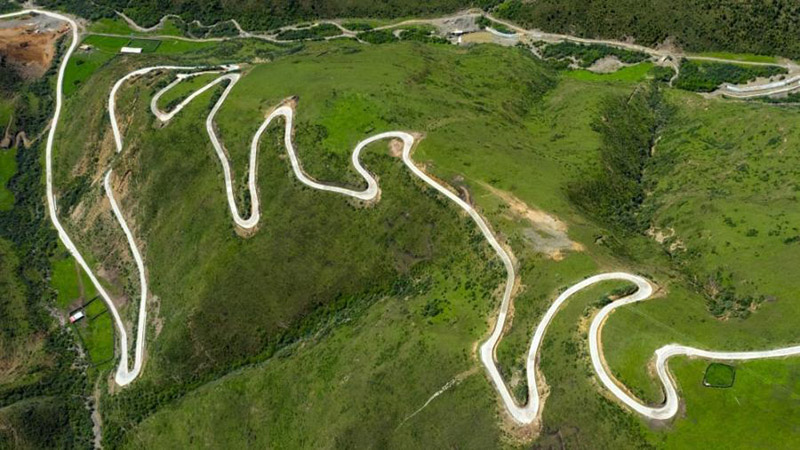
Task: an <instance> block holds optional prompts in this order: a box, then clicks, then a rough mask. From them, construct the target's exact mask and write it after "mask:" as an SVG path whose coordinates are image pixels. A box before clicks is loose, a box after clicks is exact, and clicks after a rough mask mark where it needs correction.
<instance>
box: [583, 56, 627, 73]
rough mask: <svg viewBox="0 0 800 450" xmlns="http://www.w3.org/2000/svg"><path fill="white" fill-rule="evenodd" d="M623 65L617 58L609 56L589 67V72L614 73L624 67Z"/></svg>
mask: <svg viewBox="0 0 800 450" xmlns="http://www.w3.org/2000/svg"><path fill="white" fill-rule="evenodd" d="M624 66H625V64H623V63H622V62H621V61H620V60H619V59H618V58H617V57H616V56H613V55H609V56H606V57H604V58H600V59H598V60H597V61H595V62H594V64H592V65H591V66H589V67H588V70H590V71H592V72H595V73H613V72H616V71H617V70H619V69H621V68H622V67H624Z"/></svg>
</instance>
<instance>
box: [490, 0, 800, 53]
mask: <svg viewBox="0 0 800 450" xmlns="http://www.w3.org/2000/svg"><path fill="white" fill-rule="evenodd" d="M495 13H496V15H497V16H499V17H502V18H504V19H508V20H511V21H514V22H517V23H519V24H521V25H523V26H525V27H527V28H538V29H541V30H545V31H549V32H554V33H568V34H575V35H578V36H582V37H587V38H596V37H603V38H611V39H620V40H623V39H626V38H630V37H632V38H634V39H635V40H636V42H638V43H640V44H643V45H647V46H654V45H656V44H658V43H661V42H664V41H665V40H666V39H667V38H670V37H672V38H674V39H675V41H676V43H677V44H678V45H680V46H681V47H683V48H684V49H686V50H689V51H704V50H727V51H734V52H741V53H757V54H766V55H775V54H777V55H782V56H786V57H791V58H798V57H800V35H798V33H797V30H798V29H800V3H798V2H796V1H794V0H772V1H753V0H745V1H736V2H733V1H729V0H677V1H672V2H663V1H658V0H537V1H524V0H506V1H505V2H503V3H502V4H500V5H499V6H497V8H496V9H495Z"/></svg>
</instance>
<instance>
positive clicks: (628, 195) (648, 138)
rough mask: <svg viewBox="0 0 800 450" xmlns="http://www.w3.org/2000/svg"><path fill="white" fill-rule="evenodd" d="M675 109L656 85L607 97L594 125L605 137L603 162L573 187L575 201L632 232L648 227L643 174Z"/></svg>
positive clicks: (602, 151) (605, 221) (572, 196)
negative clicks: (645, 215) (653, 149)
mask: <svg viewBox="0 0 800 450" xmlns="http://www.w3.org/2000/svg"><path fill="white" fill-rule="evenodd" d="M671 113H672V109H671V108H670V107H669V106H668V105H667V104H666V102H665V101H664V100H663V98H662V93H661V91H660V90H659V87H658V85H657V84H655V83H652V84H649V85H645V86H642V87H640V88H637V90H636V91H635V92H634V93H633V94H632V95H630V96H628V95H614V96H611V97H607V98H606V99H605V100H604V102H603V104H602V108H601V116H600V118H599V119H598V120H596V121H595V122H594V124H593V128H594V130H595V131H597V132H598V133H600V135H601V137H602V145H601V146H600V161H599V166H598V167H597V169H596V170H595V171H594V172H593V173H590V174H588V176H586V177H582V178H583V179H582V180H581V181H579V182H576V183H574V184H572V185H570V186H569V188H568V195H569V198H570V200H571V201H572V202H573V203H575V204H576V205H578V206H579V207H580V208H582V209H583V210H585V211H587V212H588V213H589V214H591V215H592V216H594V217H596V218H597V219H599V220H600V221H601V222H603V223H605V224H607V225H609V226H611V227H613V228H615V229H620V230H622V231H624V232H632V233H639V232H642V231H643V230H644V229H646V228H647V227H648V226H649V220H648V219H647V218H646V217H644V216H643V215H642V214H640V212H641V205H642V202H643V200H644V196H645V183H644V172H645V168H646V166H647V163H648V160H649V159H650V156H651V151H652V147H653V145H654V143H655V141H656V138H657V137H658V135H659V133H660V132H661V130H662V129H663V127H664V125H665V124H666V122H667V120H668V118H669V116H670V115H671Z"/></svg>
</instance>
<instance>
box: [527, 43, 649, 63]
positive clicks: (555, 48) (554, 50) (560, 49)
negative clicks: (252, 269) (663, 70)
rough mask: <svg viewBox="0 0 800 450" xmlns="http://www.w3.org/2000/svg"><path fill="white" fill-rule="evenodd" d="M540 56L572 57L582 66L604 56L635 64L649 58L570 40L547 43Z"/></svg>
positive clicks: (639, 53)
mask: <svg viewBox="0 0 800 450" xmlns="http://www.w3.org/2000/svg"><path fill="white" fill-rule="evenodd" d="M542 56H543V57H545V58H553V59H566V58H570V57H572V58H574V59H576V60H577V61H578V63H579V64H580V65H581V66H582V67H589V66H591V65H592V64H594V62H595V61H597V60H598V59H602V58H604V57H606V56H616V57H617V59H619V60H620V61H622V62H623V63H627V64H635V63H639V62H642V61H645V60H647V59H649V58H650V57H649V56H648V55H647V54H645V53H642V52H634V51H631V50H624V49H620V48H616V47H611V46H608V45H600V44H588V45H584V44H575V43H572V42H559V43H557V44H548V45H547V46H546V47H545V48H544V50H543V51H542Z"/></svg>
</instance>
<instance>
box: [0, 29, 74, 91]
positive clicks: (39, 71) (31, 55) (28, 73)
mask: <svg viewBox="0 0 800 450" xmlns="http://www.w3.org/2000/svg"><path fill="white" fill-rule="evenodd" d="M68 29H69V26H68V25H67V24H66V23H62V24H61V25H60V26H49V23H48V22H47V21H42V20H39V18H38V17H31V18H28V19H24V20H17V21H14V22H13V23H12V26H8V27H0V60H3V61H5V62H8V65H9V66H10V67H11V68H13V69H14V70H16V71H17V73H19V74H20V75H21V76H22V77H24V78H27V79H33V78H39V77H41V76H42V75H44V73H45V72H47V69H48V68H49V67H50V64H51V63H52V62H53V58H54V57H55V43H56V41H57V40H58V38H59V37H61V36H62V35H64V33H66V32H67V30H68Z"/></svg>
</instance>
